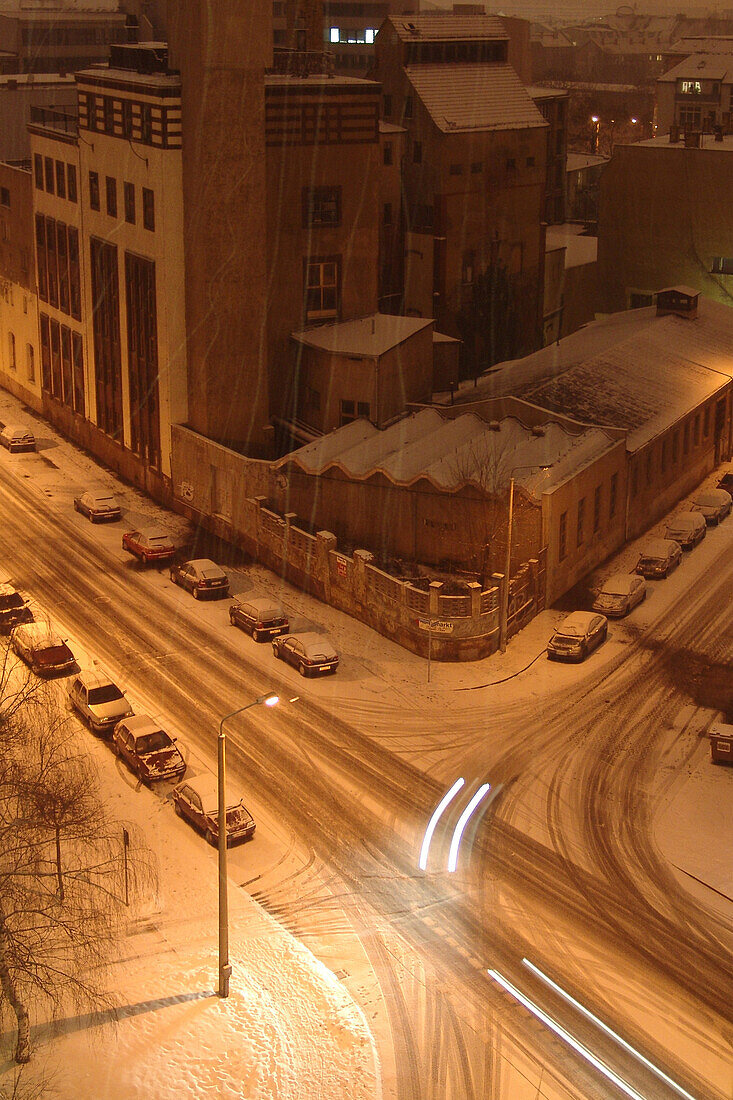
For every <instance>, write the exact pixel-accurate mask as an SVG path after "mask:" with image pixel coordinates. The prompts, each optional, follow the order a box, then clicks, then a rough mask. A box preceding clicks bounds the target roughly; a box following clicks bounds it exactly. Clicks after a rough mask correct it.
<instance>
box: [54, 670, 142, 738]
mask: <svg viewBox="0 0 733 1100" xmlns="http://www.w3.org/2000/svg"><path fill="white" fill-rule="evenodd" d="M69 699H70V700H71V705H72V706H73V707H75V708H76V710H78V711H79V714H80V715H81V716H82V718H83V719H84V721H85V722H86V723H87V725H88V726H89V727H90V728H91V729H93V730H94V732H95V733H101V734H105V733H108V734H111V733H112V729H113V727H114V726H115V725H116V724H117V723H118V722H119V721H121V719H123V718H128V717H129V716H130V715H131V714H132V707H131V706H130V704H129V702H128V700H127V699H126V698H125V695H124V692H122V691H121V690H120V689H119V688H118V687H117V684H115V683H114V682H113V681H112V680H110V678H109V676H106V675H105V674H104V673H103V672H97V671H96V669H83V670H82V671H81V672H80V673H79V675H78V676H75V677H74V678H73V680H72V681H71V683H70V685H69Z"/></svg>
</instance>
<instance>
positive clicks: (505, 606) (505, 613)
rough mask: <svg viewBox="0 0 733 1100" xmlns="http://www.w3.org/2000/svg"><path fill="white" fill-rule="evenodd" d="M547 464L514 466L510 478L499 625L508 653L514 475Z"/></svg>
mask: <svg viewBox="0 0 733 1100" xmlns="http://www.w3.org/2000/svg"><path fill="white" fill-rule="evenodd" d="M549 469H550V467H549V466H548V465H546V464H542V463H539V462H534V463H532V464H531V465H528V466H512V468H511V471H510V477H509V522H508V524H507V539H506V568H505V570H504V592H503V597H504V598H503V600H502V614H501V622H500V623H499V649H500V650H501V652H502V653H506V643H507V634H508V633H509V571H510V569H511V567H512V524H513V522H514V474H515V472H516V471H517V470H549Z"/></svg>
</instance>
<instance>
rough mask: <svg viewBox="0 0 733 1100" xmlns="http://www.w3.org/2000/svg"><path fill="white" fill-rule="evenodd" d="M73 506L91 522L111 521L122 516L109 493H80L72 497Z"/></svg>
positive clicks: (120, 510)
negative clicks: (78, 495)
mask: <svg viewBox="0 0 733 1100" xmlns="http://www.w3.org/2000/svg"><path fill="white" fill-rule="evenodd" d="M74 508H75V509H76V511H77V512H79V513H80V514H81V515H82V516H86V517H87V519H88V520H89V521H90V522H91V523H113V522H114V521H115V520H117V519H120V518H121V517H122V509H121V508H120V506H119V504H118V503H117V499H116V497H113V496H112V494H111V493H82V494H81V496H80V497H74Z"/></svg>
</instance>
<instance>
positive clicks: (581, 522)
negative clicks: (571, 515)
mask: <svg viewBox="0 0 733 1100" xmlns="http://www.w3.org/2000/svg"><path fill="white" fill-rule="evenodd" d="M584 528H585V497H581V498H580V500H579V501H578V523H577V528H576V532H575V536H576V546H578V547H581V546H582V545H583V543H584V542H585V531H584Z"/></svg>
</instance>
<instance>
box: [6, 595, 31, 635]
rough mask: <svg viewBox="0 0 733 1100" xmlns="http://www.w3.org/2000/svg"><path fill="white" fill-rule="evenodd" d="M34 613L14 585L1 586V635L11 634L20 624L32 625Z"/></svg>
mask: <svg viewBox="0 0 733 1100" xmlns="http://www.w3.org/2000/svg"><path fill="white" fill-rule="evenodd" d="M32 622H33V612H32V611H31V609H30V607H28V605H27V603H26V602H25V600H24V599H23V597H22V596H21V595H20V593H19V592H16V591H15V589H14V588H13V586H12V584H0V634H9V633H10V631H11V630H12V629H13V627H14V626H17V625H18V624H19V623H32Z"/></svg>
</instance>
